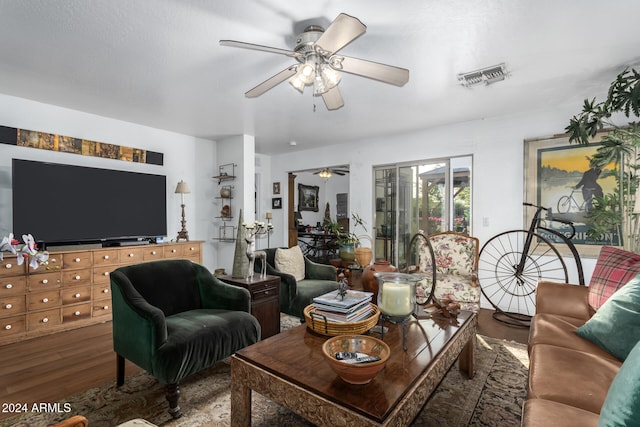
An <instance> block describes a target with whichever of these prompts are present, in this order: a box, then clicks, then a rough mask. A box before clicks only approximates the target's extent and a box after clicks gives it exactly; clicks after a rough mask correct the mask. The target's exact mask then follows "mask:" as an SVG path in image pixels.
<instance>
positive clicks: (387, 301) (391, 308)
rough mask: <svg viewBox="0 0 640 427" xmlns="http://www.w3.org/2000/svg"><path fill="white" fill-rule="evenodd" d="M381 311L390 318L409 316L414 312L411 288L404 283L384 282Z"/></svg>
mask: <svg viewBox="0 0 640 427" xmlns="http://www.w3.org/2000/svg"><path fill="white" fill-rule="evenodd" d="M382 287H383V289H382V301H380V302H381V304H380V310H382V312H383V313H384V314H387V315H389V316H407V315H409V314H411V312H412V311H413V306H412V304H411V286H409V285H407V284H402V283H395V282H384V283H383V284H382Z"/></svg>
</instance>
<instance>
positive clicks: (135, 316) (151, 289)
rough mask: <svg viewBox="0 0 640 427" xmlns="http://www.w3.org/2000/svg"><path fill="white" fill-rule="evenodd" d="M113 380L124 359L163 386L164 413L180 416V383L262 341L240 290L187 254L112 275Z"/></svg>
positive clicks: (247, 297)
mask: <svg viewBox="0 0 640 427" xmlns="http://www.w3.org/2000/svg"><path fill="white" fill-rule="evenodd" d="M111 291H112V298H113V303H112V305H113V348H114V350H115V352H116V355H117V385H118V386H121V385H122V384H124V367H125V359H127V360H130V361H131V362H133V363H135V364H136V365H138V366H140V367H141V368H143V369H144V370H146V371H147V372H149V374H151V375H153V376H154V377H155V378H156V379H157V380H158V381H159V382H160V383H162V384H166V385H167V400H168V401H169V413H170V414H171V415H172V416H173V417H174V418H179V417H180V416H181V415H182V414H181V411H180V406H179V405H178V397H179V388H178V384H179V382H180V381H181V380H182V379H183V378H185V377H187V376H189V375H191V374H195V373H196V372H198V371H201V370H203V369H205V368H208V367H210V366H212V365H214V364H215V363H216V362H218V361H220V360H222V359H225V358H227V357H229V356H231V355H232V354H233V353H235V352H236V351H238V350H240V349H242V348H243V347H246V346H248V345H251V344H254V343H256V342H258V341H259V339H260V324H259V323H258V321H257V320H256V318H255V317H253V316H252V315H251V314H249V310H250V295H249V291H247V290H246V289H243V288H240V287H236V286H232V285H229V284H226V283H223V282H221V281H220V280H218V279H216V278H215V277H214V276H213V275H212V274H211V273H210V272H209V270H207V269H206V268H205V267H203V266H201V265H199V264H196V263H193V262H191V261H188V260H162V261H154V262H147V263H143V264H137V265H130V266H126V267H121V268H118V269H117V270H115V271H114V272H113V273H111Z"/></svg>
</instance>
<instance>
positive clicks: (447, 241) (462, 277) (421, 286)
mask: <svg viewBox="0 0 640 427" xmlns="http://www.w3.org/2000/svg"><path fill="white" fill-rule="evenodd" d="M427 238H428V239H429V241H430V243H431V246H432V248H433V252H434V257H435V258H432V257H431V254H430V253H429V250H428V246H427V245H426V244H425V243H424V240H422V239H418V240H416V241H417V242H419V243H418V246H417V248H416V249H417V250H416V253H417V255H418V259H417V263H418V265H417V266H416V267H417V269H418V270H419V271H420V272H421V273H423V277H424V278H423V279H422V280H421V281H419V282H418V283H417V286H416V287H417V299H418V303H424V302H425V300H426V298H425V296H428V295H429V293H430V291H431V283H430V282H431V281H432V279H430V277H431V275H429V274H426V275H425V274H424V273H429V272H431V271H432V268H433V266H432V265H433V261H432V259H435V264H436V287H435V297H436V299H438V300H443V299H446V300H451V301H453V302H457V303H460V308H461V309H462V310H470V311H474V312H477V311H478V310H479V309H480V287H479V286H478V274H477V270H478V255H479V254H478V251H479V247H478V246H479V242H478V239H477V238H475V237H471V236H468V235H466V234H461V233H455V232H453V231H447V232H443V233H437V234H431V235H429V236H427ZM421 297H422V300H421Z"/></svg>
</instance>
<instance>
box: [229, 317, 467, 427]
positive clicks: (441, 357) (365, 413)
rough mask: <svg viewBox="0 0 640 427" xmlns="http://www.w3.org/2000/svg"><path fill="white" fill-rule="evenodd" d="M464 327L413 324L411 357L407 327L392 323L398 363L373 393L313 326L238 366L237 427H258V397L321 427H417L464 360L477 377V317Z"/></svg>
mask: <svg viewBox="0 0 640 427" xmlns="http://www.w3.org/2000/svg"><path fill="white" fill-rule="evenodd" d="M456 323H457V325H451V324H445V323H444V322H442V321H441V322H438V323H436V322H435V321H434V320H431V319H426V320H424V319H423V320H416V319H412V320H411V321H410V323H409V326H408V339H407V341H408V349H407V351H403V349H402V328H401V326H400V325H394V324H390V323H386V324H385V326H387V327H388V328H389V331H388V332H385V335H384V341H385V342H386V343H387V344H389V346H390V347H391V357H390V358H389V361H388V362H387V365H386V367H385V368H384V369H383V370H382V371H381V372H380V373H379V374H378V375H377V376H376V377H375V378H374V379H373V380H372V381H371V382H370V383H369V384H366V385H351V384H347V383H345V382H344V381H342V380H341V379H340V377H338V376H337V375H336V374H335V373H334V372H333V371H332V370H331V368H330V367H329V365H328V364H327V362H326V361H325V360H324V358H323V355H322V350H321V347H322V344H323V343H324V342H325V341H326V340H327V337H324V336H321V335H317V334H315V333H314V332H311V331H309V330H308V329H307V327H306V326H305V325H301V326H298V327H296V328H293V329H290V330H288V331H286V332H283V333H280V334H278V335H275V336H273V337H271V338H268V339H266V340H264V341H260V342H259V343H257V344H254V345H252V346H249V347H246V348H244V349H242V350H240V351H239V352H237V353H236V354H235V355H234V356H232V358H231V425H232V426H249V425H251V391H252V390H253V391H256V392H258V393H260V394H262V395H263V396H265V397H266V398H268V399H270V400H272V401H273V402H276V403H278V404H280V405H282V406H284V407H285V408H288V409H290V410H291V411H292V412H295V413H297V414H299V415H300V416H302V417H304V418H305V419H307V420H309V421H311V422H312V423H314V424H317V425H326V426H335V425H358V426H380V425H383V426H387V425H393V426H405V425H409V424H410V423H411V422H412V421H413V420H414V418H415V417H416V415H417V414H418V413H419V412H420V410H421V409H422V407H423V406H424V404H425V402H426V401H427V399H428V398H429V396H430V395H431V393H433V391H434V390H435V388H436V387H437V386H438V384H439V383H440V381H441V380H442V378H444V376H445V374H446V373H447V371H448V370H449V368H450V367H451V366H452V365H453V363H454V362H455V360H456V359H457V358H458V356H460V362H459V365H460V369H461V370H462V371H464V372H465V373H466V374H467V376H468V377H469V378H471V377H472V376H473V347H474V343H475V336H476V330H477V318H476V315H475V314H474V313H471V312H461V313H460V314H459V315H458V318H457V321H456Z"/></svg>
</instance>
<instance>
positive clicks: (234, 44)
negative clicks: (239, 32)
mask: <svg viewBox="0 0 640 427" xmlns="http://www.w3.org/2000/svg"><path fill="white" fill-rule="evenodd" d="M220 45H221V46H229V47H239V48H242V49H251V50H258V51H261V52H269V53H277V54H279V55H286V56H290V57H292V58H299V57H301V56H302V55H300V53H298V52H294V51H292V50H287V49H280V48H277V47H269V46H262V45H259V44H253V43H245V42H239V41H235V40H220Z"/></svg>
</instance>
